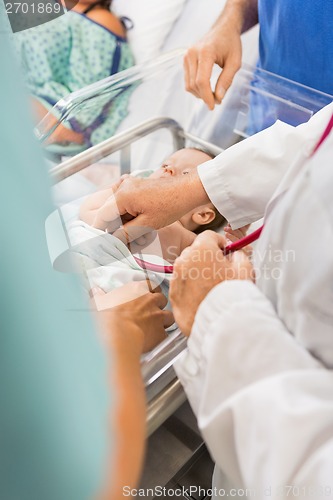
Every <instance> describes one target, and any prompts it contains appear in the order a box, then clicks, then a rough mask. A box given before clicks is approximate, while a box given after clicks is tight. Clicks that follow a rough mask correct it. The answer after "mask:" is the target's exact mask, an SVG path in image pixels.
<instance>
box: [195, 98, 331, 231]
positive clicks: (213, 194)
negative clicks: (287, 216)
mask: <svg viewBox="0 0 333 500" xmlns="http://www.w3.org/2000/svg"><path fill="white" fill-rule="evenodd" d="M332 112H333V104H329V105H328V106H326V107H325V108H323V109H322V110H321V111H319V112H318V113H316V114H315V115H314V116H313V117H312V118H311V119H310V120H309V121H308V122H307V123H304V124H302V125H299V126H298V127H292V126H291V125H287V124H286V123H283V122H280V121H277V122H276V123H275V124H274V125H272V126H271V127H269V128H268V129H265V130H263V131H262V132H259V133H258V134H255V135H254V136H252V137H249V138H248V139H246V140H245V141H242V142H240V143H238V144H235V145H234V146H232V147H230V148H228V149H227V150H226V151H224V152H223V153H221V154H220V155H219V156H217V157H216V158H215V159H214V160H211V161H209V162H206V163H203V164H202V165H200V166H199V167H198V173H199V176H200V179H201V182H202V184H203V186H204V188H205V191H206V192H207V194H208V196H209V198H210V200H211V201H212V203H213V204H214V205H215V206H216V208H217V209H218V210H219V211H220V212H221V213H222V214H223V215H224V216H225V218H226V219H227V220H228V221H229V223H230V224H231V226H232V227H233V228H234V229H236V228H238V227H241V226H244V225H245V224H249V223H251V222H255V221H257V220H258V219H260V218H261V217H263V215H264V210H265V207H266V205H267V203H268V201H269V200H270V198H271V196H272V195H273V193H274V191H275V189H276V187H277V186H278V184H279V182H280V180H281V179H282V177H283V175H284V174H285V172H286V171H287V169H288V168H289V167H290V166H291V164H292V162H293V161H294V160H295V159H296V158H297V155H298V154H300V152H305V153H308V154H310V153H311V151H312V150H313V148H314V145H315V144H316V142H317V141H318V139H319V137H320V136H321V134H322V132H323V130H324V128H325V126H326V124H327V122H328V120H329V118H330V116H331V114H332Z"/></svg>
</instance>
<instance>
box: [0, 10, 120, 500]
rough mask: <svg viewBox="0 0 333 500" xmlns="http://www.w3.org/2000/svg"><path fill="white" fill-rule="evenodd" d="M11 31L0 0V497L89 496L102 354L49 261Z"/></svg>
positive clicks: (105, 407)
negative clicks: (15, 66) (11, 43)
mask: <svg viewBox="0 0 333 500" xmlns="http://www.w3.org/2000/svg"><path fill="white" fill-rule="evenodd" d="M10 38H11V32H10V27H9V24H8V20H7V17H6V14H5V12H4V4H3V2H0V61H1V78H0V165H1V180H0V227H1V246H0V332H1V333H0V358H1V359H0V498H1V499H3V500H83V499H88V498H89V499H90V498H93V497H94V496H95V493H96V492H97V491H98V489H99V488H100V487H101V485H102V481H103V478H105V473H106V472H105V466H106V455H107V452H108V453H109V452H110V436H109V428H108V427H109V422H108V417H109V412H110V401H109V400H108V393H109V391H108V388H107V369H106V368H107V367H106V360H105V357H104V354H103V352H102V349H101V347H100V346H99V344H98V342H97V339H96V334H95V329H94V326H93V324H92V320H91V314H90V312H89V308H88V305H87V304H86V303H85V302H84V300H83V297H82V296H81V292H80V286H79V284H78V282H77V280H76V278H75V276H73V275H70V274H61V273H57V272H56V271H54V270H53V269H52V267H51V265H50V261H49V257H48V250H47V245H46V240H45V229H44V224H45V220H46V218H47V217H48V215H49V214H50V213H51V212H52V211H53V210H54V208H53V207H52V203H51V201H50V186H49V181H48V176H47V171H46V167H45V165H44V164H43V161H42V157H41V153H40V151H39V148H38V146H37V144H36V142H35V140H34V139H33V134H32V122H31V120H30V116H28V112H27V109H26V108H27V97H26V95H25V94H24V92H23V90H22V87H21V85H20V81H21V77H20V75H19V74H18V73H17V70H16V68H14V64H13V53H12V51H11V47H10ZM106 447H108V449H106Z"/></svg>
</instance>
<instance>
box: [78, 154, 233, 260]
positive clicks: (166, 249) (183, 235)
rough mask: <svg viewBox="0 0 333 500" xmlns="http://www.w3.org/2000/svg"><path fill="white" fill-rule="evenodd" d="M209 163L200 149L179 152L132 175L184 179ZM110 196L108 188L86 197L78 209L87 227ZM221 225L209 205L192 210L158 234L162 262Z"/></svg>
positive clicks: (218, 217) (221, 222) (222, 219)
mask: <svg viewBox="0 0 333 500" xmlns="http://www.w3.org/2000/svg"><path fill="white" fill-rule="evenodd" d="M211 159H212V156H210V155H209V154H207V153H205V152H204V151H201V150H199V149H194V148H185V149H180V150H179V151H176V152H175V153H173V154H172V155H171V156H170V157H169V158H167V159H166V160H165V161H164V162H163V164H162V165H161V167H160V168H159V169H157V170H155V171H153V170H146V171H141V172H139V173H138V174H135V173H134V175H138V176H142V177H151V178H155V179H156V178H163V177H168V176H179V175H186V174H188V173H189V172H190V170H192V169H195V168H196V167H197V166H198V165H200V164H201V163H204V162H206V161H208V160H211ZM112 195H113V190H112V188H111V187H110V188H108V189H104V190H103V191H99V192H97V193H94V194H93V195H91V196H89V197H88V198H87V199H86V200H85V202H84V203H83V204H82V206H81V209H80V218H81V220H82V221H84V222H86V223H87V224H89V225H94V221H95V217H96V214H97V212H98V210H99V208H100V207H101V206H102V205H103V204H104V203H105V202H106V200H107V199H108V198H110V197H111V196H112ZM224 222H225V219H224V217H223V216H222V215H221V214H220V213H219V212H218V211H217V210H216V208H215V207H214V206H213V204H212V203H207V204H205V205H201V206H199V207H197V208H195V209H193V210H191V211H190V212H188V213H187V214H186V215H184V216H183V217H181V218H180V219H179V220H178V221H177V222H174V223H173V224H170V225H169V226H166V227H164V228H162V229H159V230H158V232H157V233H158V237H159V241H160V245H161V250H162V256H163V258H164V259H165V260H166V261H167V262H169V263H173V262H174V260H175V259H176V258H177V257H178V256H179V255H180V254H181V252H182V251H183V249H184V248H186V247H188V246H189V245H191V244H192V243H193V241H194V239H195V237H196V235H197V234H199V233H200V232H202V231H204V230H207V229H212V230H214V229H218V228H219V227H221V226H222V225H223V223H224ZM145 253H149V247H146V248H145Z"/></svg>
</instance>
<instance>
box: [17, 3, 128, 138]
mask: <svg viewBox="0 0 333 500" xmlns="http://www.w3.org/2000/svg"><path fill="white" fill-rule="evenodd" d="M15 40H16V44H17V48H18V52H19V57H20V62H21V65H22V67H23V72H24V75H25V79H26V83H27V86H28V89H29V92H30V93H31V94H32V95H33V96H34V97H35V98H36V99H38V100H39V101H40V102H41V104H43V106H44V107H46V108H47V109H48V110H51V109H52V107H53V106H54V105H55V104H56V103H57V102H58V101H59V100H60V99H62V98H64V97H65V96H67V95H68V94H69V93H71V92H74V91H77V90H80V89H82V88H83V87H86V86H87V85H90V84H92V83H95V82H97V81H99V80H102V79H104V78H107V77H109V76H110V75H113V74H115V73H117V72H119V71H122V70H124V69H127V68H129V67H130V66H133V64H134V59H133V55H132V52H131V49H130V47H129V44H128V42H127V40H126V38H123V37H120V36H118V35H116V34H115V33H113V32H112V31H110V30H108V29H107V28H105V27H103V26H101V25H100V24H98V23H96V22H95V21H93V20H91V19H89V17H87V16H86V15H84V14H79V13H77V12H73V11H69V12H67V13H66V14H65V15H63V16H61V17H59V18H57V19H55V20H53V21H50V22H48V23H46V24H43V25H41V26H38V27H36V28H31V29H28V30H26V31H22V32H20V33H17V34H15ZM129 94H130V90H129V89H126V88H122V89H120V90H119V89H118V90H115V91H111V92H108V93H107V94H106V93H103V94H102V95H100V96H95V97H94V98H92V99H91V98H90V99H87V100H86V101H85V102H84V103H83V105H82V104H81V106H80V107H78V108H77V109H74V110H73V111H72V112H71V115H70V116H69V118H68V120H67V121H66V122H64V125H65V126H67V127H68V128H71V129H72V130H74V131H75V132H79V133H82V134H83V136H84V139H85V145H86V146H90V145H93V144H98V143H99V142H101V141H103V140H105V139H107V138H108V137H110V136H112V135H113V134H114V132H115V130H116V129H117V127H118V126H119V124H120V122H121V121H122V120H123V119H124V118H125V116H126V115H127V105H128V99H129ZM52 113H53V114H55V115H56V117H57V118H58V119H59V118H60V116H61V113H59V110H57V109H53V111H52Z"/></svg>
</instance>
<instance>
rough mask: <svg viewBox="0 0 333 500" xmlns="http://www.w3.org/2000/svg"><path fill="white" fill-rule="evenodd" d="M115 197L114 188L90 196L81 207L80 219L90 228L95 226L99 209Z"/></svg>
mask: <svg viewBox="0 0 333 500" xmlns="http://www.w3.org/2000/svg"><path fill="white" fill-rule="evenodd" d="M112 195H113V189H112V187H110V188H108V189H103V190H102V191H97V192H96V193H94V194H92V195H91V196H88V197H87V198H86V199H85V200H84V202H83V203H82V205H81V207H80V219H81V220H83V222H86V223H87V224H89V225H90V226H92V225H93V223H94V220H95V216H96V213H97V211H98V209H99V208H100V207H101V206H102V205H103V204H104V203H105V202H106V200H107V199H108V198H110V196H112Z"/></svg>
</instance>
